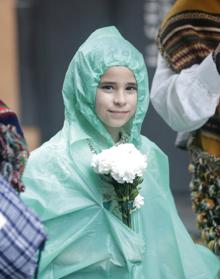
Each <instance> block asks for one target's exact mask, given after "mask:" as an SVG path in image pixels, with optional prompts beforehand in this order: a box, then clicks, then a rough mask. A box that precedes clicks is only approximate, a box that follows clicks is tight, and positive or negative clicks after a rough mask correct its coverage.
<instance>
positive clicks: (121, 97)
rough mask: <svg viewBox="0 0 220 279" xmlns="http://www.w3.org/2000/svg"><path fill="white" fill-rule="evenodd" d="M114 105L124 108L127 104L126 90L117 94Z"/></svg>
mask: <svg viewBox="0 0 220 279" xmlns="http://www.w3.org/2000/svg"><path fill="white" fill-rule="evenodd" d="M114 103H115V104H117V105H120V106H124V105H125V104H126V96H125V92H124V90H118V91H116V92H115V95H114Z"/></svg>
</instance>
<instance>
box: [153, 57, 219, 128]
mask: <svg viewBox="0 0 220 279" xmlns="http://www.w3.org/2000/svg"><path fill="white" fill-rule="evenodd" d="M219 98H220V75H219V73H218V71H217V68H216V65H215V63H214V61H213V58H212V55H211V54H210V55H209V56H208V57H207V58H206V59H205V60H204V61H203V62H202V63H201V64H200V65H193V66H192V67H190V68H188V69H186V70H182V71H181V73H180V74H175V73H174V72H173V71H171V70H170V68H169V67H168V65H167V63H166V61H165V60H164V59H163V58H162V56H161V55H159V57H158V65H157V70H156V72H155V76H154V79H153V83H152V88H151V101H152V104H153V106H154V108H155V109H156V111H157V112H158V113H159V114H160V116H161V117H162V118H163V119H164V120H165V122H166V123H167V124H168V125H169V126H170V127H171V128H172V129H174V130H175V131H193V130H195V129H197V128H199V127H201V126H202V125H203V124H204V123H205V122H206V121H207V120H208V119H209V118H210V117H211V116H212V115H214V113H215V110H216V107H217V105H218V103H219Z"/></svg>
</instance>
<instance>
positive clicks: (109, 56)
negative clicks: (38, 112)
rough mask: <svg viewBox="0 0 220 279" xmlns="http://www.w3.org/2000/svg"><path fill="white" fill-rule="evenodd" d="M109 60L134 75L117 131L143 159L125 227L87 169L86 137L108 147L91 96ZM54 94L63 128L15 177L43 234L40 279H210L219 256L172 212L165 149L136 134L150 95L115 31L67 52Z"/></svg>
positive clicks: (142, 72)
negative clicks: (128, 111)
mask: <svg viewBox="0 0 220 279" xmlns="http://www.w3.org/2000/svg"><path fill="white" fill-rule="evenodd" d="M115 65H120V66H125V67H128V68H129V69H130V70H132V71H133V73H134V75H135V78H136V81H137V85H138V104H137V110H136V114H135V116H134V118H133V119H132V120H131V121H130V123H128V125H127V127H124V133H126V134H127V135H129V142H132V143H133V144H135V146H136V147H137V148H138V149H139V150H140V151H141V152H142V153H144V154H146V156H147V158H148V167H147V169H146V172H145V176H144V181H143V183H142V190H141V194H142V195H143V196H144V200H145V203H144V206H142V207H141V208H140V209H138V210H136V211H135V212H133V213H132V227H133V229H130V228H129V227H127V226H126V225H125V224H123V222H122V221H121V220H120V218H118V216H116V215H115V214H114V211H111V207H110V209H106V207H105V206H104V205H103V202H104V198H103V197H104V194H103V193H104V192H105V191H107V190H108V189H107V188H106V189H105V187H106V185H104V184H103V182H102V180H101V179H100V177H99V176H98V175H97V174H96V173H95V172H94V171H93V169H92V167H91V158H92V152H91V150H90V147H89V144H88V142H89V141H90V143H92V145H93V146H94V147H95V149H96V150H97V151H101V150H102V149H104V148H108V147H110V146H112V145H113V144H114V142H113V141H112V138H111V136H110V134H109V133H108V132H107V130H106V129H105V127H104V126H103V124H102V122H101V121H100V120H99V119H98V118H97V115H96V113H95V97H96V88H97V86H98V84H99V81H100V77H101V76H102V75H103V73H104V72H105V71H106V70H107V69H108V68H109V67H111V66H115ZM62 93H63V98H64V104H65V121H64V126H63V128H62V130H61V131H60V132H58V133H57V134H56V135H55V136H54V137H53V138H52V139H51V140H49V141H48V142H46V143H45V144H43V145H42V146H41V147H40V148H38V149H37V150H35V151H34V152H32V154H31V156H30V159H29V161H28V164H27V167H26V170H25V173H24V177H23V178H24V182H25V185H26V189H27V190H26V193H25V194H24V195H23V199H24V200H25V202H26V203H27V204H28V205H29V206H30V207H32V208H33V209H34V210H35V211H36V212H37V213H38V215H39V216H40V217H41V219H42V221H43V223H44V225H45V227H46V229H47V232H48V241H47V244H46V247H45V250H44V252H43V254H42V258H41V263H40V277H39V278H43V279H58V278H65V279H113V278H114V279H214V278H217V272H218V270H219V267H220V264H219V260H218V259H217V258H216V257H215V256H214V255H213V254H212V253H211V252H210V251H209V250H208V249H206V248H204V247H201V246H197V245H195V244H194V243H193V241H192V240H191V238H190V236H189V234H188V233H187V231H186V229H185V228H184V226H183V224H182V222H181V220H180V219H179V216H178V214H177V211H176V208H175V205H174V202H173V198H172V195H171V192H170V188H169V169H168V161H167V157H166V155H165V154H164V153H163V152H162V151H161V150H160V149H159V148H158V147H157V146H156V145H155V144H154V143H152V142H151V141H150V140H148V139H147V138H146V137H144V136H141V135H140V129H141V125H142V123H143V120H144V117H145V113H146V111H147V107H148V102H149V92H148V82H147V72H146V67H145V63H144V59H143V57H142V55H141V54H140V53H139V52H138V51H137V50H136V49H135V48H134V47H133V46H132V45H131V44H130V43H129V42H128V41H126V40H125V39H124V38H123V37H122V36H121V35H120V33H119V32H118V31H117V29H116V28H114V27H107V28H102V29H99V30H97V31H95V32H94V33H92V34H91V36H90V37H89V38H88V39H87V40H86V42H85V43H84V44H83V45H82V46H81V47H80V48H79V50H78V51H77V52H76V54H75V56H74V57H73V59H72V61H71V63H70V65H69V68H68V71H67V73H66V77H65V81H64V85H63V92H62ZM88 139H89V141H88Z"/></svg>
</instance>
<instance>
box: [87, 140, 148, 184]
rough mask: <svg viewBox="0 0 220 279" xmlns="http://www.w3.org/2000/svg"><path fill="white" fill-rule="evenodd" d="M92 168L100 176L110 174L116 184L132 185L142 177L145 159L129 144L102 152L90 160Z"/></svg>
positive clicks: (145, 165)
mask: <svg viewBox="0 0 220 279" xmlns="http://www.w3.org/2000/svg"><path fill="white" fill-rule="evenodd" d="M92 167H93V169H94V170H95V172H97V173H100V174H110V175H111V176H112V177H113V178H114V179H115V180H116V181H117V182H118V183H125V182H127V183H132V182H133V181H134V179H135V178H136V177H137V176H138V177H142V176H143V173H144V170H145V168H146V167H147V158H146V156H145V155H143V154H141V153H140V151H139V150H137V149H136V148H135V146H134V145H133V144H131V143H125V144H120V145H118V146H113V147H111V148H109V149H106V150H103V151H102V152H101V153H99V154H96V155H94V156H93V158H92Z"/></svg>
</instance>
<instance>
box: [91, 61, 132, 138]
mask: <svg viewBox="0 0 220 279" xmlns="http://www.w3.org/2000/svg"><path fill="white" fill-rule="evenodd" d="M95 105H96V114H97V115H98V117H99V118H100V120H101V121H102V122H103V123H104V124H105V126H106V128H107V129H108V131H109V132H110V134H111V135H112V136H115V134H117V133H119V130H120V128H121V127H123V126H124V125H125V124H126V123H127V122H128V121H129V120H130V118H131V117H132V116H133V115H134V114H135V111H136V105H137V83H136V80H135V77H134V74H133V72H132V71H131V70H129V69H128V68H126V67H122V66H114V67H110V68H109V69H108V70H107V71H106V72H105V73H104V74H103V75H102V77H101V79H100V83H99V86H98V88H97V92H96V104H95ZM113 138H114V137H113Z"/></svg>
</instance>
